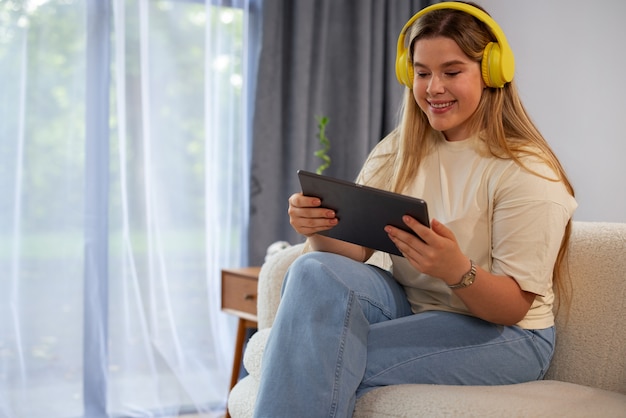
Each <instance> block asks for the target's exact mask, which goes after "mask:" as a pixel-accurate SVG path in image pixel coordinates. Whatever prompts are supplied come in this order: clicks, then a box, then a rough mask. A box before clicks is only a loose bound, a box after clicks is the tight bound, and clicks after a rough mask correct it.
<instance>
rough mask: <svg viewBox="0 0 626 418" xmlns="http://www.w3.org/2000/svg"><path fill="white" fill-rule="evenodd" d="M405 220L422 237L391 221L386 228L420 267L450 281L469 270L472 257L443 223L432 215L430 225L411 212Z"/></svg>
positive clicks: (421, 269) (432, 274) (420, 269)
mask: <svg viewBox="0 0 626 418" xmlns="http://www.w3.org/2000/svg"><path fill="white" fill-rule="evenodd" d="M402 220H403V221H404V223H405V224H406V225H407V226H408V227H409V228H410V229H411V230H413V232H415V233H416V234H417V235H418V236H419V237H420V238H422V240H423V241H421V240H420V239H419V238H417V237H416V236H414V235H412V234H410V233H408V232H406V231H403V230H401V229H399V228H395V227H393V226H391V225H387V226H386V227H385V232H387V235H388V236H389V238H390V239H391V240H392V241H393V243H394V244H395V245H396V247H398V250H400V252H401V253H402V254H403V255H404V257H405V258H406V259H407V260H408V261H409V263H411V265H412V266H413V267H415V268H416V269H417V270H418V271H420V272H422V273H425V274H428V275H430V276H433V277H438V278H440V279H441V280H443V281H444V282H446V283H447V284H449V285H450V284H456V283H457V282H458V281H459V280H460V278H461V277H462V276H463V275H464V274H465V273H467V272H468V271H469V269H470V267H471V263H470V261H469V258H468V257H467V256H465V255H464V254H463V253H462V252H461V249H460V248H459V244H458V243H457V241H456V237H455V236H454V234H453V233H452V231H451V230H450V229H448V228H447V227H446V226H445V225H444V224H442V223H441V222H439V221H437V220H436V219H433V220H432V221H431V228H428V227H426V226H424V225H422V224H421V223H420V222H418V221H417V220H415V219H414V218H412V217H410V216H404V217H403V219H402Z"/></svg>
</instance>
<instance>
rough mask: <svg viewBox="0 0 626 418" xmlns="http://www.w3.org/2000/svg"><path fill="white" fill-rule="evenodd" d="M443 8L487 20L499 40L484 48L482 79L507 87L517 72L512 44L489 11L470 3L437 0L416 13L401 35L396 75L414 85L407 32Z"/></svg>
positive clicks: (491, 85)
mask: <svg viewBox="0 0 626 418" xmlns="http://www.w3.org/2000/svg"><path fill="white" fill-rule="evenodd" d="M440 9H454V10H460V11H462V12H465V13H467V14H469V15H472V16H474V17H475V18H476V19H478V20H480V21H481V22H483V23H485V24H486V25H487V27H488V28H489V30H490V31H491V33H493V35H494V36H495V38H496V40H497V42H490V43H489V44H487V46H486V47H485V50H484V52H483V59H482V64H481V70H482V75H483V80H484V81H485V84H486V85H487V86H489V87H504V85H505V84H506V83H508V82H510V81H511V80H513V75H514V73H515V57H514V56H513V51H512V50H511V47H510V46H509V43H508V42H507V40H506V36H504V32H503V31H502V29H501V28H500V26H499V25H498V23H496V21H495V20H493V18H492V17H491V16H489V15H488V14H487V13H485V12H483V11H482V10H480V9H479V8H477V7H474V6H472V5H470V4H467V3H461V2H456V1H449V2H443V3H436V4H433V5H431V6H428V7H426V8H424V9H422V10H420V11H419V12H417V13H416V14H415V15H413V17H412V18H411V19H409V21H408V22H407V23H406V24H405V25H404V27H403V28H402V31H401V32H400V36H399V37H398V46H397V55H396V76H397V77H398V81H400V83H401V84H404V85H405V86H407V87H408V88H413V63H412V62H409V58H410V57H409V50H408V48H407V47H406V46H405V42H406V33H407V31H408V30H409V28H410V27H411V26H412V25H413V23H415V21H416V20H417V19H419V18H420V17H422V16H424V15H425V14H426V13H428V12H432V11H433V10H440Z"/></svg>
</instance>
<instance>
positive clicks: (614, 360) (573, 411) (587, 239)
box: [228, 222, 626, 418]
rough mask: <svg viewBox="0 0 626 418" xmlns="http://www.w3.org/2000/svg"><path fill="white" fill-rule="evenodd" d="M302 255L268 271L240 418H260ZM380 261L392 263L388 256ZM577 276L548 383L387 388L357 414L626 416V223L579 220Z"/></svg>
mask: <svg viewBox="0 0 626 418" xmlns="http://www.w3.org/2000/svg"><path fill="white" fill-rule="evenodd" d="M301 251H302V245H296V246H293V247H290V248H287V249H284V250H282V251H281V252H279V253H278V254H276V255H274V256H272V257H271V258H269V259H268V260H267V261H266V262H265V264H264V265H263V267H262V269H261V273H260V277H259V298H258V314H259V332H257V333H256V334H255V335H254V336H253V337H252V338H251V340H250V342H249V344H248V348H247V350H246V353H245V355H244V365H245V367H246V369H247V370H248V372H249V373H250V374H249V376H247V377H246V378H244V379H242V380H241V381H240V382H239V383H238V384H237V385H236V386H235V387H234V388H233V390H232V392H231V393H230V396H229V402H228V406H229V412H230V414H231V416H232V417H233V418H244V417H251V416H252V411H253V408H254V402H255V396H256V391H257V386H258V383H257V382H258V377H259V370H260V364H261V358H262V352H263V348H264V346H265V342H266V340H267V336H268V334H269V332H270V328H271V326H272V323H273V320H274V315H275V314H276V309H277V307H278V303H279V299H280V286H281V283H282V280H283V276H284V274H285V271H286V269H287V267H288V266H289V264H290V263H291V262H292V261H293V260H294V259H295V258H296V257H297V256H298V255H299V254H300V253H301ZM374 262H375V263H377V264H380V263H382V264H384V256H383V257H380V256H379V257H378V259H377V260H375V261H374ZM569 274H570V277H571V280H572V286H573V300H572V304H571V308H570V310H569V312H566V311H565V310H563V309H561V310H560V311H559V313H558V315H557V327H558V331H557V333H558V334H557V335H558V339H557V347H556V352H555V355H554V359H553V362H552V365H551V367H550V369H549V371H548V374H547V376H546V378H545V380H542V381H537V382H529V383H523V384H516V385H507V386H491V387H485V386H441V385H413V384H411V385H408V384H407V385H398V386H388V387H382V388H379V389H376V390H374V391H372V392H369V393H368V394H366V395H365V396H364V397H363V398H361V399H359V400H358V402H357V404H356V410H355V413H354V417H361V418H364V417H443V416H446V417H504V416H514V417H626V224H620V223H594V222H574V224H573V232H572V239H571V243H570V254H569ZM285 396H289V388H285ZM294 418H297V417H294Z"/></svg>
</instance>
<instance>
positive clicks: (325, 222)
mask: <svg viewBox="0 0 626 418" xmlns="http://www.w3.org/2000/svg"><path fill="white" fill-rule="evenodd" d="M494 48H495V49H496V53H497V54H498V55H497V56H495V57H494V56H490V55H489V53H490V52H493V51H491V50H492V49H494ZM485 51H487V52H485ZM398 57H399V58H398V63H397V66H398V76H399V78H400V80H401V82H403V83H404V84H406V85H407V93H406V98H405V102H404V109H403V116H402V120H401V123H400V125H399V126H398V127H397V129H395V130H394V131H393V132H392V133H391V134H390V135H389V136H388V137H387V138H385V139H384V140H383V141H381V142H380V143H379V144H378V145H377V146H376V147H375V149H374V150H373V151H372V153H371V154H370V156H369V158H368V160H367V161H366V163H365V165H364V166H363V169H362V171H361V173H360V175H359V180H358V181H359V182H361V183H363V184H367V185H370V186H374V187H379V188H383V189H387V190H391V191H394V192H398V193H403V194H406V195H411V196H415V197H419V198H422V199H424V200H425V201H426V202H427V203H428V205H429V213H430V216H431V218H432V222H431V228H430V229H429V228H427V227H425V226H423V225H421V224H420V223H419V222H417V221H416V220H414V219H412V218H410V217H406V219H404V221H405V223H406V224H407V226H408V227H410V228H411V229H412V230H413V231H414V232H415V233H416V234H417V235H419V236H420V237H421V238H422V239H423V241H420V240H419V239H417V238H416V237H414V236H413V235H412V234H409V233H407V232H405V231H402V230H400V229H398V228H394V227H392V226H387V227H386V229H385V230H386V232H387V234H388V235H389V238H390V239H391V240H392V241H393V242H394V243H395V245H396V246H397V247H398V249H399V250H400V251H401V253H402V254H403V255H404V257H399V256H391V260H392V268H391V271H385V270H382V269H380V268H377V267H373V266H370V265H367V264H365V261H367V260H368V259H369V258H370V257H371V255H372V253H373V251H372V250H371V249H368V248H363V247H360V246H357V245H354V244H349V243H346V242H343V241H338V240H334V239H332V238H328V237H325V236H322V235H319V234H317V233H318V232H320V231H323V230H326V229H329V228H332V227H333V226H335V225H337V223H338V222H339V221H338V220H337V218H336V217H335V214H334V212H333V211H332V210H329V209H325V208H322V207H321V206H320V205H321V202H320V201H319V199H317V198H314V197H309V196H303V195H302V194H300V193H298V194H294V195H293V196H291V197H290V199H289V216H290V221H291V225H292V226H293V228H294V229H295V230H296V231H298V232H299V233H301V234H303V235H305V236H306V237H308V239H307V243H308V246H309V247H310V249H311V250H313V251H312V252H309V253H307V254H305V255H303V256H302V257H300V258H299V259H298V260H296V262H294V264H293V265H292V267H291V268H290V270H289V272H288V274H287V277H286V278H285V284H284V287H283V296H282V300H281V304H280V307H279V310H278V313H277V316H276V320H275V322H274V326H273V328H272V332H271V335H270V337H269V341H268V344H267V347H266V349H265V354H264V358H263V367H262V375H261V382H260V389H259V394H258V398H257V404H256V410H255V416H257V417H272V418H276V417H295V416H297V417H349V416H352V413H353V410H354V405H355V402H356V399H358V397H360V396H362V395H363V394H365V393H367V392H368V391H369V390H371V389H374V388H377V387H380V386H386V385H394V384H402V383H430V384H454V385H501V384H510V383H518V382H525V381H530V380H536V379H541V378H542V377H543V375H544V373H545V372H546V370H547V368H548V366H549V363H550V360H551V357H552V353H553V349H554V342H555V330H554V317H553V313H552V308H553V304H554V299H555V297H554V291H553V287H557V288H558V287H559V286H560V285H562V284H563V283H561V281H562V278H561V277H560V276H559V274H558V272H559V270H560V265H561V263H562V262H563V259H564V253H565V249H566V247H567V243H568V238H569V223H570V219H571V216H572V213H573V211H574V209H575V207H576V202H575V200H574V197H573V195H574V193H573V190H572V187H571V185H570V183H569V181H568V180H567V177H566V175H565V172H564V170H563V168H562V167H561V164H560V163H559V161H558V159H557V158H556V156H555V155H554V153H553V152H552V151H551V149H550V147H549V146H548V144H547V143H546V141H545V139H544V138H543V137H542V136H541V134H540V133H539V131H538V130H537V128H536V127H535V126H534V125H533V123H532V122H531V121H530V119H529V117H528V115H527V113H526V111H525V110H524V107H523V106H522V103H521V101H520V98H519V96H518V93H517V89H516V86H515V83H514V82H513V80H512V75H513V71H512V67H513V62H512V60H513V57H512V53H510V51H509V50H508V46H507V45H506V39H504V34H503V33H502V32H501V30H500V28H499V27H498V26H497V24H496V23H495V22H493V20H492V19H491V18H489V16H488V15H486V13H484V12H483V11H482V10H481V9H479V8H478V7H477V6H474V5H471V4H466V3H458V2H449V3H438V4H436V5H434V6H430V7H429V8H427V9H425V10H423V11H421V12H419V13H418V14H417V15H416V16H414V18H413V19H411V20H410V21H409V23H408V24H407V26H405V29H403V31H402V34H401V36H400V40H399V45H398ZM500 61H501V62H500ZM494 62H496V65H495V67H493V63H494ZM405 65H406V67H403V66H405ZM481 65H484V67H481ZM492 67H493V68H492ZM285 388H288V389H287V390H285Z"/></svg>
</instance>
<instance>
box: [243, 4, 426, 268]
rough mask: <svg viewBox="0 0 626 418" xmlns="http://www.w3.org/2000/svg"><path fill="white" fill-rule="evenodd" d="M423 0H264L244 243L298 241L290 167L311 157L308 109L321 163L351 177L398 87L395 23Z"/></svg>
mask: <svg viewBox="0 0 626 418" xmlns="http://www.w3.org/2000/svg"><path fill="white" fill-rule="evenodd" d="M430 3H431V2H428V1H426V0H385V1H382V0H340V1H338V0H315V1H311V0H264V1H263V7H262V13H261V15H262V18H261V19H262V23H261V25H262V26H261V27H262V30H261V33H262V35H261V42H260V44H261V49H260V56H259V68H258V73H257V78H256V94H255V99H254V115H253V129H252V141H253V154H252V172H251V200H250V206H251V207H250V210H251V212H250V227H249V249H250V258H249V260H250V262H251V263H253V264H260V263H262V261H263V258H264V256H265V252H266V249H267V246H268V245H270V244H271V243H273V242H274V241H279V240H284V241H288V242H290V243H291V244H295V243H297V242H301V241H302V237H301V236H299V235H298V234H296V233H295V232H294V231H293V229H292V228H291V226H290V225H289V218H288V215H287V207H288V203H287V199H288V198H289V196H290V195H291V194H292V193H295V192H297V191H299V190H300V187H299V183H298V179H297V175H296V171H297V170H298V169H305V170H309V171H315V169H316V168H317V167H318V166H319V165H320V163H321V160H320V159H319V158H318V157H316V156H315V155H314V153H315V151H316V150H318V149H320V147H321V146H320V144H319V142H318V138H317V121H316V116H327V117H328V118H329V123H328V125H327V128H326V133H327V136H328V138H329V139H330V142H331V149H330V152H329V155H330V157H331V159H332V162H331V165H330V167H329V168H328V169H327V170H326V171H324V174H326V175H330V176H334V177H339V178H343V179H347V180H353V179H355V178H356V175H357V174H358V171H359V169H360V167H361V165H362V164H363V162H364V161H365V158H366V157H367V155H368V153H369V151H370V150H371V149H372V147H373V146H374V145H375V144H376V143H377V142H378V141H379V140H380V139H382V138H383V137H384V136H385V135H386V134H388V133H389V132H390V131H391V130H392V129H393V127H394V126H395V124H396V122H397V116H398V110H399V107H400V103H401V98H402V94H403V87H402V86H401V85H400V84H399V83H398V82H397V80H396V77H395V67H394V65H395V62H394V61H395V55H396V41H397V39H398V34H399V32H400V29H402V27H403V25H404V24H405V23H406V21H407V20H408V19H409V18H410V17H411V16H412V15H413V14H414V13H415V12H417V11H418V10H419V9H421V8H423V7H424V6H426V5H428V4H430Z"/></svg>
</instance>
